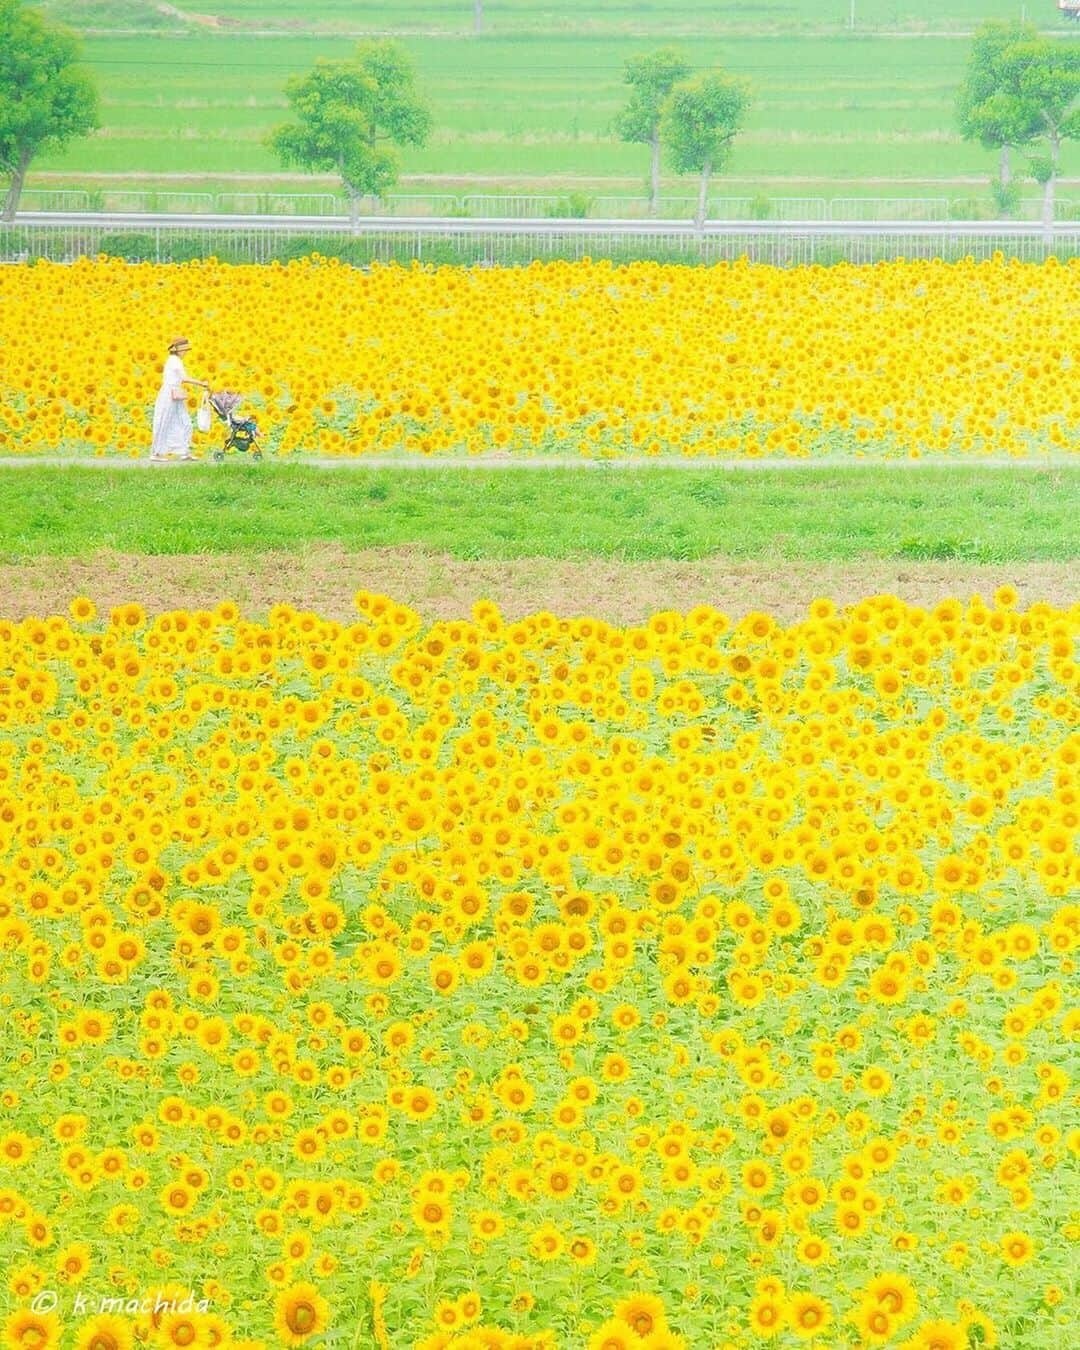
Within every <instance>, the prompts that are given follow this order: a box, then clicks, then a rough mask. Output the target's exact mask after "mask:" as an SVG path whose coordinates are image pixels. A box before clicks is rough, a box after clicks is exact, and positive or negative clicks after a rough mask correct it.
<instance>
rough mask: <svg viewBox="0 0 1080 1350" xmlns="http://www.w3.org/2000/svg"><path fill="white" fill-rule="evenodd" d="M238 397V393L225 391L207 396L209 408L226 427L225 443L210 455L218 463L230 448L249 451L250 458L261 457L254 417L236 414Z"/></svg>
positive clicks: (244, 452)
mask: <svg viewBox="0 0 1080 1350" xmlns="http://www.w3.org/2000/svg"><path fill="white" fill-rule="evenodd" d="M240 399H241V396H240V395H239V394H227V393H220V394H211V395H210V397H209V403H210V406H211V408H213V410H214V412H215V413H217V415H218V417H219V418H220V420H221V421H222V422H224V423H225V426H226V428H227V429H228V434H227V436H226V437H225V444H224V445H223V446H222V448H221V449H220V450H215V451H214V453H213V455H212V456H211V458H212V459H213V461H214V463H215V464H220V463H221V461H222V460H223V459H224V458H225V456H226V454H227V453H228V451H230V450H237V451H239V452H240V453H241V454H248V453H250V455H251V458H252V459H262V457H263V456H262V450H261V449H260V448H259V439H258V437H259V428H258V426H257V425H256V424H255V419H254V418H253V417H237V415H236V409H237V407H238V406H239V404H240Z"/></svg>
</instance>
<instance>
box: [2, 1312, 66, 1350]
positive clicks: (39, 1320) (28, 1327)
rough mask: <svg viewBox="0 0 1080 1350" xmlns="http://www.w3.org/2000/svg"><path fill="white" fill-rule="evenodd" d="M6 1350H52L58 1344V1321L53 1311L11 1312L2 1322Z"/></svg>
mask: <svg viewBox="0 0 1080 1350" xmlns="http://www.w3.org/2000/svg"><path fill="white" fill-rule="evenodd" d="M3 1340H4V1346H5V1348H6V1350H54V1347H56V1346H58V1345H59V1344H60V1323H59V1320H58V1318H57V1316H56V1314H55V1313H54V1312H49V1313H35V1312H30V1311H29V1310H24V1311H20V1312H13V1313H12V1314H11V1315H10V1316H9V1317H8V1318H7V1320H6V1321H5V1322H4V1329H3Z"/></svg>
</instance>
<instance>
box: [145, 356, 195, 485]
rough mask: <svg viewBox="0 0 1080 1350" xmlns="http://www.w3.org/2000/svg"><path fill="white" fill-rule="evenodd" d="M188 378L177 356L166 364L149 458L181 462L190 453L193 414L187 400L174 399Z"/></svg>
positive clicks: (156, 407) (170, 357)
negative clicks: (174, 394)
mask: <svg viewBox="0 0 1080 1350" xmlns="http://www.w3.org/2000/svg"><path fill="white" fill-rule="evenodd" d="M186 379H187V371H186V370H185V369H184V363H183V361H181V360H180V358H179V357H178V356H177V355H175V353H174V354H172V355H170V356H169V358H168V360H167V361H166V362H165V369H164V371H163V372H162V376H161V389H160V390H159V392H158V396H157V402H156V403H155V404H154V439H153V443H152V444H151V446H150V455H151V457H152V458H154V459H180V458H183V456H185V455H190V454H191V433H192V426H191V414H190V413H189V412H188V408H187V399H186V398H173V391H174V390H179V389H182V388H183V381H184V380H186Z"/></svg>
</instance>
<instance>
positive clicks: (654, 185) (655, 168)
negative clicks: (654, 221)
mask: <svg viewBox="0 0 1080 1350" xmlns="http://www.w3.org/2000/svg"><path fill="white" fill-rule="evenodd" d="M649 145H650V147H651V149H652V163H651V165H650V170H649V215H650V216H655V215H656V214H657V212H658V211H659V210H660V128H659V127H653V133H652V138H651V139H650V141H649Z"/></svg>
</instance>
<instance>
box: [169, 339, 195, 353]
mask: <svg viewBox="0 0 1080 1350" xmlns="http://www.w3.org/2000/svg"><path fill="white" fill-rule="evenodd" d="M190 346H191V343H190V342H189V341H188V340H187V338H185V337H176V338H173V340H172V341H171V342H170V343H169V351H171V352H175V351H179V349H180V348H181V347H190Z"/></svg>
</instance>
